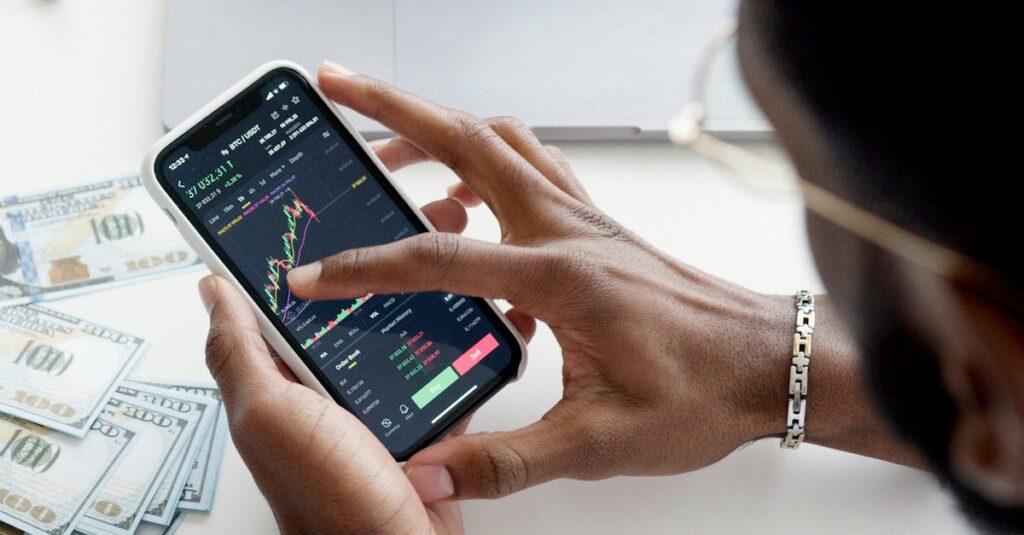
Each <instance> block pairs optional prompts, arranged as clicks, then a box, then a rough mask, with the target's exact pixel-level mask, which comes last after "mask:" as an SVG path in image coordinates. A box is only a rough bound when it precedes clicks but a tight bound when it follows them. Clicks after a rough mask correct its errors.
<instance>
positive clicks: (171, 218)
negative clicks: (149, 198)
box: [162, 208, 178, 226]
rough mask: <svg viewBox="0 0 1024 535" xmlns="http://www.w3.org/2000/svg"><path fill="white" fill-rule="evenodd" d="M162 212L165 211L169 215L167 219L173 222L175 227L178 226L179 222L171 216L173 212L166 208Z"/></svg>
mask: <svg viewBox="0 0 1024 535" xmlns="http://www.w3.org/2000/svg"><path fill="white" fill-rule="evenodd" d="M162 210H163V211H164V213H165V214H167V219H170V220H171V224H172V225H174V226H178V220H176V219H174V216H173V215H171V211H170V210H168V209H166V208H162Z"/></svg>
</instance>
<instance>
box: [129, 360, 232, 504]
mask: <svg viewBox="0 0 1024 535" xmlns="http://www.w3.org/2000/svg"><path fill="white" fill-rule="evenodd" d="M132 380H133V381H138V382H140V383H145V384H148V385H153V386H158V387H161V388H167V389H169V390H176V391H178V392H185V393H187V394H195V395H198V396H204V397H207V398H210V400H211V401H212V402H215V403H216V406H215V407H214V411H215V412H216V414H217V417H216V418H215V419H214V420H213V425H212V426H210V430H209V431H208V432H207V433H206V435H205V436H204V437H202V447H201V448H200V450H199V455H197V456H196V460H195V462H194V463H192V473H191V474H190V475H189V478H188V481H187V482H186V483H185V490H183V491H182V493H181V501H179V502H178V509H184V510H189V511H210V510H211V509H212V508H213V495H214V493H215V492H216V491H217V478H218V477H219V476H220V464H221V460H222V459H223V458H224V443H225V441H226V439H227V435H228V419H227V412H226V411H225V410H224V404H223V403H222V402H221V398H220V390H218V389H217V385H216V384H214V383H212V382H209V381H188V380H174V382H173V383H172V382H167V380H161V379H152V378H140V377H132Z"/></svg>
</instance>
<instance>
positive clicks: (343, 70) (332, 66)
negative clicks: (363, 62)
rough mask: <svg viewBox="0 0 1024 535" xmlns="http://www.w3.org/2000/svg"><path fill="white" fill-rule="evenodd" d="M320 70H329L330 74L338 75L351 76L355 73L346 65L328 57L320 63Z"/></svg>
mask: <svg viewBox="0 0 1024 535" xmlns="http://www.w3.org/2000/svg"><path fill="white" fill-rule="evenodd" d="M320 70H322V71H325V72H329V73H331V74H337V75H338V76H352V75H353V74H355V71H353V70H352V69H349V68H348V67H346V66H344V65H342V64H340V63H335V62H333V61H331V60H329V59H325V60H324V62H323V63H322V64H321V65H320Z"/></svg>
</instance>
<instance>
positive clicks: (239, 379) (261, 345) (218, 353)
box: [199, 275, 283, 408]
mask: <svg viewBox="0 0 1024 535" xmlns="http://www.w3.org/2000/svg"><path fill="white" fill-rule="evenodd" d="M199 296H200V297H201V298H202V300H203V305H204V306H205V307H206V309H207V311H208V312H209V313H210V332H209V334H208V335H207V337H206V366H207V367H208V368H209V369H210V374H211V375H213V379H214V380H215V381H217V386H218V387H220V391H221V395H222V396H223V397H224V401H225V406H227V407H229V408H230V407H232V406H234V405H236V404H240V403H242V402H243V401H244V400H245V399H248V398H251V397H252V396H253V395H254V394H257V393H259V392H262V391H265V390H266V387H267V385H269V384H272V382H273V381H275V380H283V376H282V375H281V374H280V373H279V372H278V371H277V365H276V364H274V360H273V357H272V356H271V353H270V351H269V349H268V348H267V343H266V342H265V341H264V340H263V336H262V335H261V334H260V329H259V325H258V324H257V323H256V316H255V315H254V314H253V311H252V308H251V307H250V306H249V303H248V302H246V300H245V298H244V297H243V296H242V295H241V294H240V293H239V292H238V290H236V289H235V288H233V287H232V286H231V284H230V283H228V281H226V280H224V279H223V278H221V277H218V276H216V275H210V276H207V277H205V278H203V279H202V280H200V281H199Z"/></svg>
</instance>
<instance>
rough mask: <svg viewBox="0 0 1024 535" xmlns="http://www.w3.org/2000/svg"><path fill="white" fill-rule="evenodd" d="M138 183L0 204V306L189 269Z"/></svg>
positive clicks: (185, 249)
mask: <svg viewBox="0 0 1024 535" xmlns="http://www.w3.org/2000/svg"><path fill="white" fill-rule="evenodd" d="M160 212H161V210H160V208H159V207H158V206H157V205H156V203H154V202H153V201H152V200H151V199H150V198H149V196H148V195H147V194H146V192H145V190H144V188H143V187H142V184H141V182H140V180H139V177H138V176H130V177H123V178H115V179H109V180H102V181H99V182H94V183H92V184H86V185H82V186H76V187H70V188H64V189H60V190H54V191H48V192H43V193H37V194H34V195H22V196H11V197H5V198H3V199H0V304H2V305H11V304H17V303H26V302H30V301H39V300H44V299H53V298H55V297H65V296H68V295H73V294H77V293H83V292H86V291H92V290H96V289H99V287H101V286H109V285H113V284H118V283H123V282H125V281H128V280H131V279H133V278H139V277H145V276H151V275H156V274H158V273H162V272H166V271H169V270H174V269H180V268H183V267H188V266H193V265H197V264H198V263H199V258H198V256H197V255H196V253H195V252H194V251H193V250H192V249H191V248H190V247H189V246H188V245H186V244H185V242H184V241H183V240H182V239H181V236H180V235H179V234H178V231H177V230H176V229H175V228H174V226H173V225H171V224H170V222H169V221H167V218H166V217H164V215H163V214H162V213H160Z"/></svg>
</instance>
